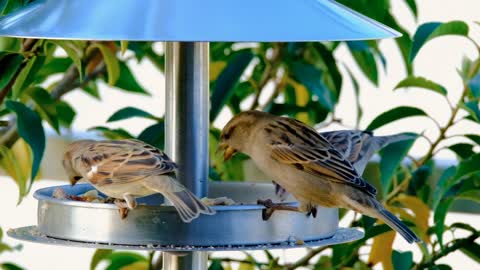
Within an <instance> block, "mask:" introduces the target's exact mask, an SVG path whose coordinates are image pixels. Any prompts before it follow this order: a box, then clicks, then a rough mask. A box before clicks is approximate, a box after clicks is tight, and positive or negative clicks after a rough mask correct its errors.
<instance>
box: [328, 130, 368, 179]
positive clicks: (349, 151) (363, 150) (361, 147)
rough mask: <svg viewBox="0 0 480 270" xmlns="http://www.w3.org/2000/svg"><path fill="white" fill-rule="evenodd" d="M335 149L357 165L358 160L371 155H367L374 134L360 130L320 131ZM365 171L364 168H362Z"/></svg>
mask: <svg viewBox="0 0 480 270" xmlns="http://www.w3.org/2000/svg"><path fill="white" fill-rule="evenodd" d="M320 135H321V136H323V137H324V138H325V139H327V141H328V142H330V143H331V144H332V145H333V147H335V149H337V150H338V151H339V152H340V153H341V154H342V155H343V156H344V157H345V158H346V159H347V160H348V161H350V162H351V163H352V164H354V165H355V163H356V162H359V161H360V160H362V159H364V158H367V159H370V158H371V156H368V157H367V156H366V154H367V153H370V152H372V151H368V148H369V145H370V144H371V139H372V138H373V134H372V133H371V132H368V131H360V130H340V131H329V132H322V133H320ZM362 171H363V170H362Z"/></svg>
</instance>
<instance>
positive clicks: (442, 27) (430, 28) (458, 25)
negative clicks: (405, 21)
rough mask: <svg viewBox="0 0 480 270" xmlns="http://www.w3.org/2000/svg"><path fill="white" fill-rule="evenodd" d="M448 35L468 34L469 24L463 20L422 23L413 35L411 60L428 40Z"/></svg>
mask: <svg viewBox="0 0 480 270" xmlns="http://www.w3.org/2000/svg"><path fill="white" fill-rule="evenodd" d="M446 35H460V36H468V25H467V24H466V23H464V22H462V21H451V22H446V23H440V22H429V23H424V24H422V25H420V26H419V27H418V28H417V31H416V32H415V35H414V36H413V44H412V50H411V51H410V61H413V59H415V56H417V54H418V52H419V51H420V49H421V48H422V46H423V45H425V43H427V42H428V41H430V40H432V39H434V38H437V37H441V36H446Z"/></svg>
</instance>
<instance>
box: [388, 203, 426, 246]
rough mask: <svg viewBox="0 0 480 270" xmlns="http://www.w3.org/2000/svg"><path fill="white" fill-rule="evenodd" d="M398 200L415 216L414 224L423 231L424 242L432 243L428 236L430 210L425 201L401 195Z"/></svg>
mask: <svg viewBox="0 0 480 270" xmlns="http://www.w3.org/2000/svg"><path fill="white" fill-rule="evenodd" d="M396 200H397V201H398V202H400V203H401V204H402V205H403V206H405V207H406V208H408V209H410V210H411V211H412V212H413V213H414V214H415V218H414V222H415V225H416V226H417V228H418V229H419V230H420V231H421V234H422V238H423V241H425V242H426V243H430V239H429V237H428V234H427V230H428V220H429V218H430V208H429V207H428V206H427V205H426V204H425V203H424V202H423V201H421V200H420V199H419V198H417V197H414V196H409V195H405V194H400V195H398V197H397V199H396Z"/></svg>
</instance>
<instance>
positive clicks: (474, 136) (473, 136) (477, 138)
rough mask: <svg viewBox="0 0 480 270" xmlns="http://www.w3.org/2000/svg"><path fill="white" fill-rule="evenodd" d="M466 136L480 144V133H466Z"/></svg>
mask: <svg viewBox="0 0 480 270" xmlns="http://www.w3.org/2000/svg"><path fill="white" fill-rule="evenodd" d="M464 136H465V137H467V138H469V139H470V140H472V141H473V142H474V143H476V144H477V145H480V135H477V134H466V135H464Z"/></svg>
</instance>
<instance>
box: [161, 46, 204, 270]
mask: <svg viewBox="0 0 480 270" xmlns="http://www.w3.org/2000/svg"><path fill="white" fill-rule="evenodd" d="M165 44H166V46H165V81H166V87H165V92H166V99H165V100H166V111H165V152H166V153H167V154H168V155H169V156H170V158H172V159H173V160H174V161H175V162H177V164H178V166H179V169H178V172H177V177H178V180H179V181H180V182H182V183H183V184H184V185H185V186H186V187H187V188H188V189H190V190H191V191H192V192H193V193H195V194H196V195H197V196H199V197H204V196H206V195H207V180H208V132H209V90H208V86H209V76H208V66H209V65H208V64H209V44H208V43H207V42H166V43H165ZM163 256H164V257H163V262H164V265H163V269H164V270H187V269H188V270H194V269H195V270H204V269H207V262H208V258H207V253H206V252H190V253H189V254H187V255H186V256H176V255H173V254H169V253H164V255H163Z"/></svg>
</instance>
